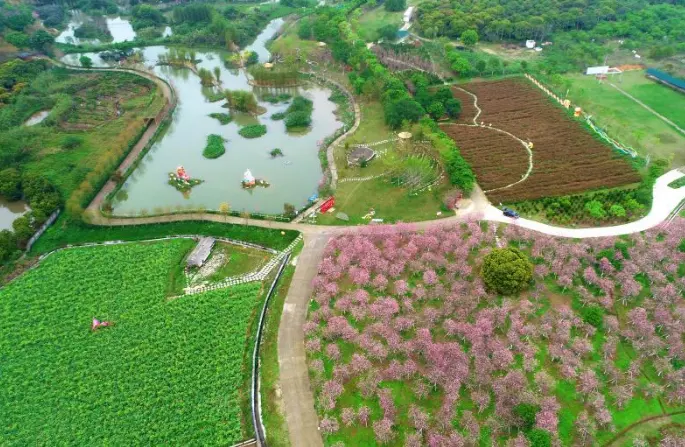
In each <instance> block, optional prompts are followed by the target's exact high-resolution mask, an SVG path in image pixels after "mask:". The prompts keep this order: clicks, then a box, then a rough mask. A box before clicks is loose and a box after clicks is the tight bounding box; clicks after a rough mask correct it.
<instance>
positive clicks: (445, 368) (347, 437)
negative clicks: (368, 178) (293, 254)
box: [305, 219, 685, 447]
mask: <svg viewBox="0 0 685 447" xmlns="http://www.w3.org/2000/svg"><path fill="white" fill-rule="evenodd" d="M496 232H497V236H498V245H499V246H505V245H508V244H509V245H512V246H516V247H518V248H520V249H521V250H522V251H523V252H525V253H526V254H528V256H530V259H531V261H532V262H533V263H534V264H535V274H534V284H533V285H531V288H530V289H529V290H528V291H524V292H523V293H522V294H521V295H520V296H518V297H508V298H503V297H499V296H497V295H494V294H490V293H488V291H487V290H486V289H485V287H484V285H483V283H482V281H481V280H480V278H479V274H478V273H479V267H480V262H481V261H482V258H483V257H484V256H485V255H486V254H487V253H488V252H489V250H491V249H492V248H493V247H496V241H495V235H496ZM684 237H685V219H677V220H676V221H674V222H673V223H671V224H670V226H669V227H667V228H661V229H659V230H653V231H650V232H648V233H646V234H638V235H633V236H630V237H620V238H602V239H587V240H580V241H574V240H568V239H559V238H554V237H549V236H545V235H541V234H538V233H533V232H529V231H527V230H524V229H521V228H519V227H516V226H503V227H499V228H498V227H495V226H493V225H492V224H490V226H489V227H488V226H487V225H486V224H484V223H479V222H475V221H470V222H466V223H464V224H461V225H458V226H455V227H451V228H436V229H431V230H427V231H425V232H416V231H413V229H412V228H411V226H408V225H404V226H403V225H400V226H395V227H383V226H379V227H370V228H369V229H368V230H367V231H366V232H365V233H361V234H360V233H355V234H349V235H342V236H339V237H337V238H335V239H332V240H331V241H330V242H329V244H328V246H327V248H326V251H325V253H324V259H323V260H322V262H321V264H320V266H319V274H318V276H317V277H316V278H315V279H314V282H313V287H314V295H313V297H312V300H313V302H312V306H311V310H310V313H309V316H308V321H307V323H306V324H305V338H306V346H305V347H306V350H307V355H308V361H309V366H310V377H311V380H312V386H313V387H314V390H315V394H316V406H317V411H318V412H319V416H320V429H321V432H322V433H323V434H324V439H325V440H326V444H327V445H374V444H378V445H406V446H426V445H427V446H431V447H442V446H445V447H446V446H462V445H464V446H467V445H474V444H476V445H477V444H478V443H479V442H485V443H486V445H490V444H491V443H498V444H501V445H516V446H527V445H602V444H605V443H607V442H609V441H611V440H613V439H614V438H615V437H616V436H621V437H622V440H630V439H631V436H632V433H631V431H627V432H625V433H624V432H623V431H624V429H626V428H628V427H629V426H631V424H635V423H639V421H640V420H641V419H643V418H649V417H655V416H656V417H663V418H668V417H669V416H668V414H669V413H672V412H677V411H679V410H682V409H684V408H685V368H683V365H685V344H684V341H685V339H684V337H683V335H684V332H685V302H684V301H683V298H684V297H685V294H684V293H685V253H683V252H682V251H680V250H679V246H682V245H681V244H682V242H681V241H682V240H683V238H684ZM525 408H528V409H530V408H532V409H533V410H532V411H534V414H532V415H531V416H530V417H532V419H531V420H530V421H529V422H530V424H532V426H527V425H526V424H527V423H526V420H525V417H524V413H523V412H522V409H525ZM650 436H656V437H657V438H654V439H653V438H649V439H642V438H640V439H638V440H637V442H647V443H648V444H652V443H653V442H655V443H658V442H664V443H665V444H664V445H682V444H678V442H685V441H684V440H683V439H680V438H679V437H678V436H679V435H678V434H673V433H670V432H669V433H665V432H664V433H658V432H657V433H655V434H652V435H650ZM669 443H670V444H669ZM617 445H623V443H618V444H617Z"/></svg>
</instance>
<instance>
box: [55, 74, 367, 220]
mask: <svg viewBox="0 0 685 447" xmlns="http://www.w3.org/2000/svg"><path fill="white" fill-rule="evenodd" d="M53 63H55V64H56V65H57V66H62V67H64V68H67V69H70V70H79V71H88V70H92V71H109V72H128V73H132V74H136V75H138V76H142V77H144V78H147V79H150V80H152V81H153V82H155V84H156V85H158V86H159V85H160V83H161V84H163V85H164V86H166V87H165V88H162V94H164V96H165V97H166V98H167V105H166V106H165V107H164V108H163V109H162V110H161V111H160V113H159V114H158V116H157V117H155V119H154V121H153V122H152V123H151V124H150V126H149V127H148V128H147V129H146V130H145V131H144V132H141V136H140V138H139V139H138V141H137V142H136V143H135V144H134V146H133V148H132V149H131V151H129V153H128V154H127V155H126V157H125V159H124V161H123V162H122V163H121V164H120V165H119V167H118V168H117V170H116V172H121V174H122V178H123V181H122V182H121V183H116V182H114V181H112V180H108V181H107V182H106V183H105V185H103V187H102V188H101V189H100V191H99V192H98V193H97V194H96V196H95V198H94V199H93V200H92V201H91V202H90V204H89V205H88V207H87V212H88V213H89V214H90V215H91V216H90V217H91V218H93V217H95V216H94V214H95V215H100V216H103V217H107V218H109V217H116V218H122V219H128V218H131V219H135V218H137V217H139V216H126V215H112V214H110V213H106V212H105V211H104V210H103V205H105V204H106V203H107V202H109V201H110V200H111V199H112V197H113V196H114V195H115V194H116V193H117V192H118V191H119V190H120V189H121V188H122V186H123V185H124V183H125V180H126V179H128V177H129V176H130V175H131V174H133V173H134V172H135V170H136V169H137V167H138V165H139V163H140V161H141V160H142V159H143V158H144V157H145V156H146V155H147V153H148V151H149V150H150V149H151V147H152V145H153V144H154V143H155V142H156V140H157V138H158V137H159V136H160V134H161V133H162V132H164V130H165V129H166V127H167V126H168V125H169V124H170V121H171V119H172V118H173V112H174V110H175V108H176V103H177V100H176V93H175V90H174V89H173V87H172V86H171V85H170V84H169V83H168V82H167V81H166V80H164V79H163V78H160V77H159V76H157V75H156V74H153V73H149V72H144V71H141V70H136V69H133V68H91V69H85V68H83V67H78V66H73V65H69V64H65V63H61V62H56V61H53ZM301 74H302V75H303V76H307V77H310V79H316V80H317V81H318V82H317V84H321V85H326V83H327V82H326V80H323V79H321V77H320V76H316V75H314V74H312V73H307V72H302V73H301ZM327 81H328V82H330V83H332V85H334V87H336V88H337V89H339V90H341V91H342V92H343V93H344V94H346V95H347V96H351V94H350V93H349V92H348V91H347V90H345V89H344V88H343V87H342V86H340V85H336V84H337V83H335V82H334V81H331V80H327ZM310 82H312V81H310ZM356 110H357V107H356V104H355V111H356ZM338 113H339V106H338V107H336V114H338ZM355 118H356V120H355V121H356V123H358V121H359V119H360V117H359V113H356V114H355ZM340 129H341V128H339V129H338V131H339V130H340ZM338 131H336V132H335V133H334V134H331V135H329V138H332V137H334V136H335V135H336V133H338ZM353 131H354V128H351V129H349V130H348V131H347V132H345V135H339V136H337V138H336V141H335V143H336V144H338V143H339V141H340V140H341V138H344V137H346V136H347V135H348V134H350V133H351V132H353ZM141 143H142V144H141ZM333 146H334V144H331V145H329V146H328V147H331V148H332V147H333ZM322 149H324V148H322ZM333 163H334V162H333ZM330 167H331V165H330V163H329V164H328V166H327V168H329V169H330ZM323 168H324V167H323V166H322V169H323ZM324 171H326V169H324ZM332 171H333V172H335V167H334V166H333V170H332ZM333 178H337V175H335V176H334V177H333ZM303 209H306V207H304V208H303ZM187 212H188V210H183V211H176V212H167V213H159V214H148V215H147V217H154V216H159V217H163V216H172V215H176V214H185V213H187ZM230 214H231V215H240V213H238V212H236V211H234V212H233V213H230ZM250 218H256V219H265V220H266V219H274V220H280V221H290V220H291V219H290V218H285V217H284V216H282V215H277V214H266V213H258V212H252V213H250Z"/></svg>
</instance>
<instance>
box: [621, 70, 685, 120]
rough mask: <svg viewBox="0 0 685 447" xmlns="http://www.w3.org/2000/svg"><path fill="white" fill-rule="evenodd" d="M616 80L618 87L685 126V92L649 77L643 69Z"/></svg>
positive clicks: (625, 74)
mask: <svg viewBox="0 0 685 447" xmlns="http://www.w3.org/2000/svg"><path fill="white" fill-rule="evenodd" d="M616 81H617V82H615V84H616V85H617V86H618V87H620V88H621V89H623V90H625V91H627V92H628V93H629V94H631V95H632V96H634V97H635V98H637V99H638V100H640V101H642V102H643V103H645V104H647V106H649V107H651V108H652V109H654V110H655V111H656V112H657V113H659V114H661V115H663V116H665V117H666V118H668V119H670V120H671V121H673V122H674V123H675V124H676V125H677V126H679V127H681V128H685V94H683V93H680V92H677V91H675V90H673V89H671V88H668V87H666V86H664V85H662V84H659V83H658V82H655V81H652V80H651V79H648V78H647V77H646V76H645V75H644V73H643V72H642V71H631V72H627V73H624V74H623V75H622V77H619V78H617V79H616Z"/></svg>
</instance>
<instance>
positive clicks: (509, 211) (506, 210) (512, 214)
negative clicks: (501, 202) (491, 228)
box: [502, 206, 521, 219]
mask: <svg viewBox="0 0 685 447" xmlns="http://www.w3.org/2000/svg"><path fill="white" fill-rule="evenodd" d="M502 213H503V214H504V215H505V216H507V217H511V218H512V219H518V218H519V217H521V216H519V213H517V212H516V211H514V210H512V209H511V208H507V207H506V206H505V207H504V208H502Z"/></svg>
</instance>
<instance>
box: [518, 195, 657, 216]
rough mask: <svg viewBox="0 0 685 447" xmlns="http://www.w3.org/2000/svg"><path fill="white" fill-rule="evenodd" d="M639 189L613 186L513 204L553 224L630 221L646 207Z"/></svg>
mask: <svg viewBox="0 0 685 447" xmlns="http://www.w3.org/2000/svg"><path fill="white" fill-rule="evenodd" d="M637 195H638V190H636V189H610V190H599V191H594V192H589V193H585V194H576V195H572V196H562V197H546V198H543V199H537V200H529V201H525V202H517V203H514V204H511V206H512V207H513V208H515V209H516V210H517V211H519V212H520V213H522V214H524V215H528V216H531V217H536V216H537V215H540V217H544V218H546V219H547V220H548V221H550V222H552V223H557V224H561V225H568V224H570V223H592V224H596V223H597V222H601V221H607V222H612V223H615V222H626V221H629V220H634V219H636V218H638V217H640V216H641V215H642V214H643V213H644V211H645V207H644V206H643V205H641V204H640V203H639V202H638V201H637V200H636V199H635V197H636V196H637Z"/></svg>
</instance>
